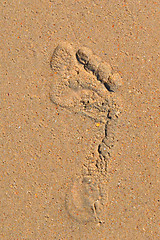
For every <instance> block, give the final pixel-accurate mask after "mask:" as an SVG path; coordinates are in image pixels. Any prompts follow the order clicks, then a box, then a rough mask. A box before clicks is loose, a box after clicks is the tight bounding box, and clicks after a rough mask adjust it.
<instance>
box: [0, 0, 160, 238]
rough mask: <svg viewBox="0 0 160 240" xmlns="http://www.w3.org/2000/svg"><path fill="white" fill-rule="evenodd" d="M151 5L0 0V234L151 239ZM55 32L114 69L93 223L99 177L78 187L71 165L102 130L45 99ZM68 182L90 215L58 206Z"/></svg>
mask: <svg viewBox="0 0 160 240" xmlns="http://www.w3.org/2000/svg"><path fill="white" fill-rule="evenodd" d="M158 7H159V6H158V3H156V2H154V1H151V2H150V3H148V2H146V1H143V2H137V3H133V2H131V1H128V2H126V1H125V2H121V1H119V2H117V1H111V2H110V3H106V1H93V3H91V2H86V1H75V2H74V1H69V2H67V1H64V2H61V1H55V2H52V1H42V2H41V4H39V3H33V2H31V1H27V2H23V3H21V2H18V1H17V2H15V3H8V2H3V3H1V8H2V10H3V13H2V18H1V23H2V27H1V32H2V36H3V38H2V41H1V46H2V52H1V54H2V55H1V63H0V64H1V72H2V77H1V93H2V94H1V129H2V130H1V139H2V141H1V145H2V148H1V149H2V150H1V160H2V162H1V210H0V211H1V214H0V215H1V221H0V222H1V224H0V225H1V230H0V236H1V239H147V240H148V239H159V229H158V217H159V216H158V208H159V192H158V189H159V186H158V183H159V160H158V157H159V153H158V129H159V127H158V126H159V120H158V96H159V77H160V76H159V71H158V56H159V53H158V40H159V31H157V29H158V21H159V15H158ZM24 16H25V18H24ZM60 41H67V42H69V43H71V44H72V46H73V47H75V49H79V48H80V47H82V46H87V47H88V48H90V49H91V50H92V51H94V54H95V55H96V56H98V57H100V58H101V59H102V60H103V61H104V62H107V63H109V64H110V65H111V66H112V68H113V70H114V71H115V72H118V73H119V74H120V75H121V76H122V77H123V82H124V84H123V88H122V90H121V98H122V99H123V111H122V113H121V115H120V118H119V119H120V121H119V123H118V125H117V130H116V144H115V146H114V151H113V152H112V157H111V158H110V159H109V162H108V165H107V179H106V178H105V177H104V178H103V182H104V183H105V185H106V186H107V202H106V206H105V211H104V212H103V211H102V212H101V214H100V220H101V219H102V220H101V222H102V223H100V224H98V223H97V219H98V217H99V216H98V215H97V216H96V217H95V214H90V211H92V213H93V211H95V210H96V208H97V210H96V211H97V213H98V212H99V210H98V206H96V203H97V201H99V202H100V203H101V200H100V199H101V198H102V197H101V193H100V191H99V185H100V184H99V183H98V184H97V182H95V180H93V181H91V182H92V186H93V187H92V188H93V190H94V191H92V193H89V190H87V192H86V188H87V187H88V185H87V184H88V183H87V181H89V182H90V180H89V179H87V178H84V179H83V178H79V171H80V169H81V167H82V165H83V160H84V159H85V157H86V155H87V156H88V151H91V152H92V151H93V149H94V146H97V145H98V144H100V141H99V140H100V139H101V140H102V139H103V137H104V130H105V129H104V126H103V123H99V122H96V123H95V124H93V121H92V120H91V119H88V120H86V119H85V117H84V116H79V115H77V114H73V112H70V111H66V110H65V109H62V108H61V107H60V106H55V105H54V104H53V103H52V102H51V101H50V86H51V84H52V81H53V78H54V73H53V71H52V69H51V68H50V60H51V57H52V54H53V51H54V49H55V48H56V46H57V44H58V43H59V42H60ZM88 74H89V73H88ZM95 133H97V134H96V136H98V138H95ZM94 142H95V143H94ZM94 144H95V145H94ZM86 163H87V161H86V162H85V164H86ZM74 176H77V178H74ZM96 176H97V175H96ZM74 179H76V180H74ZM86 179H87V180H86ZM92 179H94V178H92ZM82 182H84V183H85V184H86V185H83V184H82ZM78 184H79V185H80V190H81V192H85V193H86V195H85V198H84V197H81V196H80V194H78V193H77V195H76V191H77V190H76V191H72V196H73V198H74V199H80V201H79V203H81V204H80V205H78V203H77V205H76V209H79V208H81V206H82V205H83V206H84V208H85V210H86V209H87V211H88V212H89V218H92V216H93V219H92V220H93V221H81V219H82V218H80V220H79V221H77V220H76V219H75V218H74V217H72V216H71V214H68V212H67V209H66V195H67V193H68V190H69V189H71V188H73V189H75V188H76V189H77V185H78ZM72 186H73V187H72ZM87 189H88V188H87ZM82 196H83V195H82ZM88 197H89V198H90V199H91V201H88V200H87V199H88ZM72 202H73V201H72ZM84 202H85V204H84ZM99 202H98V203H99ZM82 203H83V204H82ZM100 208H101V207H100ZM90 209H91V210H90ZM82 215H83V214H82ZM101 215H102V216H101ZM98 221H99V220H98Z"/></svg>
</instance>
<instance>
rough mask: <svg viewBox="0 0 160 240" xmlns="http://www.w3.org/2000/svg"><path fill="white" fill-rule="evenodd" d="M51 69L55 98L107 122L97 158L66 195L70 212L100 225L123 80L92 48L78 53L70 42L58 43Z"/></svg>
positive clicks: (97, 120) (65, 107)
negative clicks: (119, 90) (118, 93)
mask: <svg viewBox="0 0 160 240" xmlns="http://www.w3.org/2000/svg"><path fill="white" fill-rule="evenodd" d="M51 68H52V70H53V73H54V79H53V82H52V85H51V91H50V99H51V101H52V102H53V103H54V104H56V105H59V106H60V107H62V108H64V109H66V110H68V111H71V112H72V113H73V112H74V113H76V114H79V115H83V116H85V117H87V118H90V119H91V120H93V123H94V124H95V122H98V123H100V122H101V123H103V124H104V125H105V133H104V138H103V139H101V143H100V144H99V146H97V149H96V150H95V152H94V153H93V156H94V157H95V159H94V160H93V159H92V161H91V162H90V161H89V160H88V162H87V161H85V164H84V165H83V170H82V172H81V173H80V174H79V176H78V177H77V176H76V177H73V183H72V185H71V187H70V188H69V190H68V193H67V197H66V208H67V211H68V213H69V215H70V216H72V217H73V218H74V219H75V220H77V221H79V222H88V221H91V222H97V223H99V224H100V223H102V222H103V220H102V218H101V213H102V212H103V206H104V205H106V201H107V194H106V191H104V189H105V188H107V186H105V187H104V186H103V185H106V180H105V179H106V178H107V163H108V160H109V158H110V156H111V149H112V148H113V146H114V142H115V135H116V126H117V120H118V117H119V114H120V112H121V109H120V104H119V99H118V98H117V97H116V96H118V95H117V91H118V88H119V87H120V86H121V85H122V79H121V76H120V75H119V73H113V72H112V68H111V66H110V65H109V64H108V63H106V62H103V61H102V60H101V58H99V57H98V56H96V55H95V54H93V52H92V51H91V50H90V49H89V48H86V47H82V48H81V49H79V50H78V51H77V52H75V51H74V49H73V47H72V46H71V45H70V44H69V43H66V42H62V43H60V44H58V46H57V47H56V49H55V50H54V52H53V56H52V59H51ZM117 99H118V100H117ZM84 169H85V171H84ZM102 189H103V191H102Z"/></svg>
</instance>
